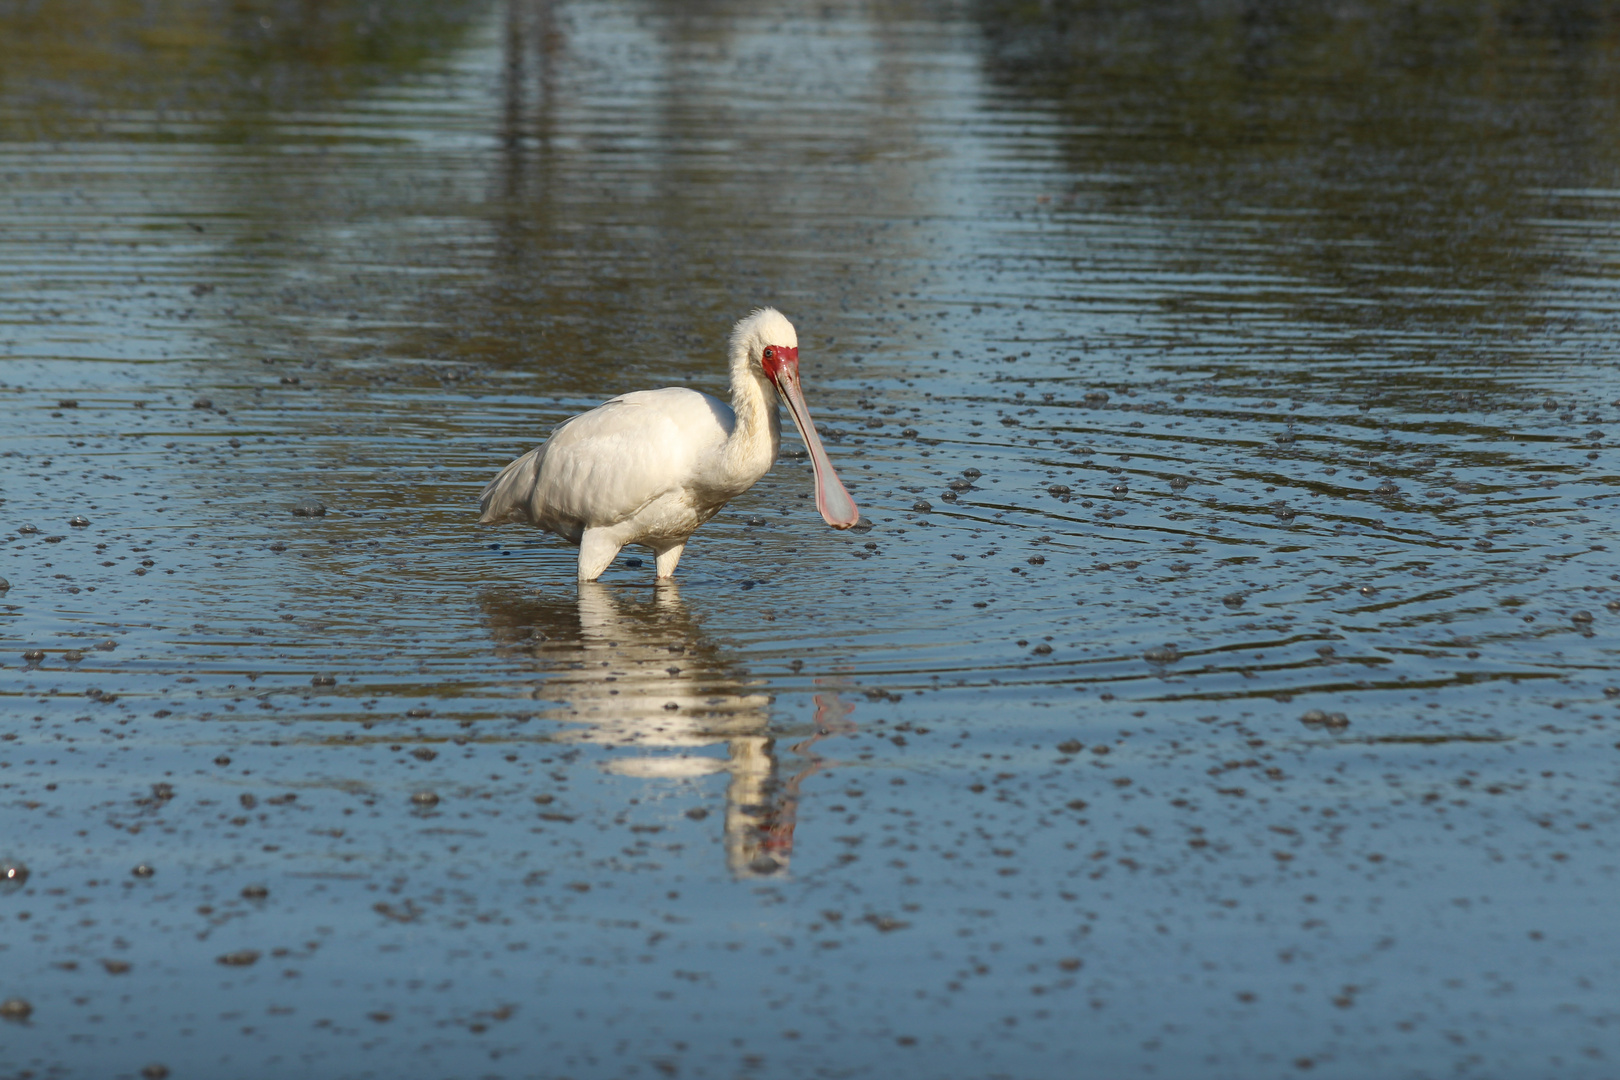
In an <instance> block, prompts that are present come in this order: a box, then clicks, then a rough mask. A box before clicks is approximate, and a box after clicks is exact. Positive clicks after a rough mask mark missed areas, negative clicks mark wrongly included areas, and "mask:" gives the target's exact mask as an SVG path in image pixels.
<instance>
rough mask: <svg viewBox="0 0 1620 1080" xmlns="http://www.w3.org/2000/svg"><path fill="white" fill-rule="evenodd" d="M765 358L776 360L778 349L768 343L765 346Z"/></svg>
mask: <svg viewBox="0 0 1620 1080" xmlns="http://www.w3.org/2000/svg"><path fill="white" fill-rule="evenodd" d="M765 359H767V360H775V359H776V350H774V349H772V348H771V347H770V346H768V345H767V346H766V347H765Z"/></svg>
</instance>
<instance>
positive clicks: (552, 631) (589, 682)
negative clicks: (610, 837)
mask: <svg viewBox="0 0 1620 1080" xmlns="http://www.w3.org/2000/svg"><path fill="white" fill-rule="evenodd" d="M613 594H614V590H613V589H612V588H610V587H609V586H606V585H603V584H601V583H600V582H581V583H580V584H579V597H578V600H577V601H574V600H566V599H562V598H557V599H546V598H542V597H537V596H533V595H514V594H506V593H489V594H485V595H484V596H483V597H482V598H481V603H482V604H483V607H484V610H485V613H486V615H487V616H488V618H489V623H490V627H491V630H492V631H493V633H494V635H495V638H496V640H497V642H498V643H499V644H500V646H501V651H502V652H503V653H506V654H507V655H517V654H528V655H531V656H533V657H534V658H535V659H536V660H537V661H540V662H541V664H542V665H543V667H544V668H545V670H546V674H547V677H546V680H545V682H544V683H542V684H541V685H539V686H537V687H535V688H534V689H533V691H532V692H531V693H532V696H533V697H535V698H537V699H543V700H546V701H554V702H559V704H558V705H556V706H555V707H553V708H550V709H546V710H544V711H543V712H541V713H540V714H539V715H540V716H542V717H543V718H546V719H551V720H559V721H563V722H565V723H567V724H570V725H577V726H571V727H566V728H564V729H563V731H561V732H560V733H559V734H558V735H557V740H558V741H559V742H570V741H573V742H591V743H596V744H598V745H602V746H611V747H615V748H617V749H619V750H629V751H631V753H630V754H628V755H624V756H618V755H616V756H615V757H613V758H612V759H611V760H610V761H609V762H608V763H607V765H606V768H607V769H608V771H610V772H613V773H617V774H619V775H621V776H636V777H644V778H647V779H690V778H694V777H700V776H707V775H710V774H712V773H718V772H725V773H729V774H730V783H729V784H727V786H726V813H725V848H726V862H727V864H728V865H729V866H730V867H731V869H732V871H733V872H735V873H737V874H740V875H744V876H749V877H763V876H770V875H775V874H782V873H785V872H786V871H787V867H788V860H789V857H790V856H791V854H792V851H793V829H794V824H795V822H796V812H797V807H798V801H799V786H800V785H801V784H802V783H803V782H804V780H805V779H806V778H807V777H809V776H810V775H812V774H814V773H815V772H817V771H819V770H820V769H821V768H822V767H823V766H822V762H821V759H820V757H819V755H817V754H816V753H815V752H814V749H813V747H814V745H815V744H816V743H817V742H819V741H820V740H821V739H823V738H826V737H827V736H829V735H834V734H839V733H842V732H847V731H850V730H853V728H854V725H853V724H851V723H850V722H849V721H848V720H846V719H844V717H845V715H846V714H847V713H849V711H850V709H851V706H848V705H845V704H844V703H843V702H842V701H840V700H839V698H838V696H837V695H836V694H818V695H816V699H815V700H816V731H815V734H813V735H812V736H811V737H810V738H808V739H805V740H804V741H802V742H800V743H797V744H795V745H794V746H793V747H792V750H793V752H794V753H795V754H798V755H800V756H803V757H806V758H808V759H809V764H808V766H807V767H805V768H803V769H801V770H799V771H798V772H797V773H795V774H794V775H792V776H791V777H789V778H787V779H785V780H784V779H782V777H781V767H780V762H779V761H778V760H777V753H776V741H775V739H774V738H772V737H771V735H770V734H769V730H770V704H771V698H770V696H769V695H768V694H767V693H766V692H765V690H764V684H763V682H761V681H760V680H757V679H749V678H748V677H746V676H745V675H744V674H743V673H742V672H740V671H739V670H737V669H736V667H735V666H734V665H733V664H732V663H730V662H729V661H728V660H727V659H726V658H725V656H724V655H723V654H722V653H721V650H720V649H719V647H718V646H716V645H715V644H714V643H713V642H711V641H709V640H708V639H707V638H706V637H705V636H704V635H703V633H702V630H701V628H700V627H699V626H698V624H697V622H696V620H694V619H693V617H692V615H691V613H690V612H689V611H688V610H687V609H686V605H685V604H683V603H682V602H681V596H680V591H679V590H678V589H677V587H676V586H675V584H674V583H673V582H660V583H659V584H658V586H657V589H656V590H655V592H654V595H653V599H652V600H651V602H637V601H626V600H621V599H620V598H618V597H616V596H614V595H613ZM716 745H723V746H724V747H725V751H726V754H725V757H723V758H722V757H718V756H715V755H714V754H712V753H704V752H702V751H704V750H705V749H706V748H709V747H713V746H716Z"/></svg>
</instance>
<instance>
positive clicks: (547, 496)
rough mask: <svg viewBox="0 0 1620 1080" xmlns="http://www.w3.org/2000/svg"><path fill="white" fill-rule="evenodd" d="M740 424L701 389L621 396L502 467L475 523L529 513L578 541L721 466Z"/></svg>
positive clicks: (561, 427) (536, 521)
mask: <svg viewBox="0 0 1620 1080" xmlns="http://www.w3.org/2000/svg"><path fill="white" fill-rule="evenodd" d="M735 423H736V419H735V417H734V416H733V415H732V411H731V409H730V407H729V406H727V405H726V404H725V403H723V402H721V401H719V400H718V399H716V398H713V397H710V396H709V395H708V394H703V393H699V392H698V391H696V390H686V389H682V388H679V387H669V388H666V389H663V390H643V391H639V392H637V393H633V394H625V395H623V396H621V397H616V398H614V399H613V400H612V401H608V402H606V403H604V404H602V405H600V406H598V407H597V408H594V409H592V410H591V411H590V412H587V413H581V414H580V415H579V416H576V417H573V418H572V419H570V420H565V421H564V422H563V423H561V424H559V425H557V427H556V428H555V429H554V430H553V431H552V433H551V437H550V438H548V439H547V440H546V441H545V442H544V443H543V444H541V445H540V446H537V447H535V448H534V449H533V450H531V451H529V452H528V453H527V454H524V455H523V456H522V457H520V458H518V459H517V460H516V461H514V462H512V463H511V464H510V465H508V466H507V467H506V468H505V469H504V470H502V472H501V474H500V475H499V476H497V477H496V478H495V479H494V481H492V482H491V483H490V485H489V486H488V487H486V488H485V489H484V492H483V496H482V507H483V516H482V517H481V518H480V519H479V520H480V521H482V522H485V523H491V522H499V521H511V520H520V521H521V520H526V521H529V522H530V523H532V524H534V525H538V526H540V527H541V528H543V529H549V530H551V531H553V532H556V533H559V534H561V535H563V536H566V537H568V538H569V539H570V540H573V541H574V542H576V543H577V542H578V540H579V534H580V533H581V532H582V531H583V530H584V529H586V528H601V527H605V526H609V525H616V524H618V523H619V522H622V521H625V520H626V519H628V518H631V517H633V516H635V515H636V514H637V513H638V512H639V511H641V510H642V509H643V508H644V507H646V506H647V505H648V504H649V503H651V502H652V501H653V500H655V499H658V498H659V497H661V496H663V495H666V494H668V493H670V492H671V491H675V490H678V489H682V488H685V487H687V486H688V485H690V484H691V482H692V481H693V480H694V479H698V478H700V477H701V476H702V475H703V474H704V473H705V472H706V471H707V468H713V467H715V466H716V465H718V462H719V455H720V454H721V452H722V451H723V450H724V448H725V444H726V440H727V439H728V438H730V436H731V429H732V427H733V425H734V424H735ZM706 467H707V468H706Z"/></svg>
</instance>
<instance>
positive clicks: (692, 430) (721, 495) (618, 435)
mask: <svg viewBox="0 0 1620 1080" xmlns="http://www.w3.org/2000/svg"><path fill="white" fill-rule="evenodd" d="M778 398H780V399H782V400H785V401H786V402H787V407H788V412H789V413H791V414H792V416H793V422H794V423H795V424H796V425H797V426H798V428H799V434H800V435H801V436H803V438H804V445H805V448H806V449H808V450H809V452H810V464H811V465H812V466H813V467H814V469H815V473H816V509H817V510H820V511H821V516H822V518H824V519H825V520H826V522H827V524H829V525H831V526H832V527H833V528H835V529H847V528H849V527H850V526H852V525H854V524H856V523H857V522H858V521H859V520H860V512H859V511H858V510H856V509H855V501H854V500H853V499H851V498H850V497H849V492H848V491H846V490H844V485H843V484H842V483H840V482H839V480H838V474H837V473H835V472H833V467H832V462H831V461H829V460H828V459H827V452H826V451H825V450H823V449H822V446H821V438H820V436H819V435H818V434H817V433H816V426H815V424H814V423H813V422H812V421H811V419H810V410H809V408H808V407H807V406H806V405H805V403H804V394H803V392H802V391H801V390H800V389H799V335H798V334H797V333H795V332H794V329H793V324H792V323H790V322H788V321H787V319H786V318H785V317H783V315H782V313H781V312H779V311H776V310H775V309H774V308H760V309H759V310H757V311H755V312H754V313H753V314H751V315H749V316H748V317H747V318H746V319H743V320H741V321H740V322H738V323H737V325H736V326H735V327H734V328H733V329H732V331H731V405H730V406H727V405H726V403H725V402H723V401H721V400H719V399H718V398H714V397H710V396H709V395H708V394H704V393H700V392H698V391H696V390H687V389H684V388H682V387H673V386H672V387H666V388H664V389H662V390H640V391H637V392H635V393H632V394H624V395H622V396H620V397H616V398H614V399H613V400H611V401H608V402H605V403H604V404H602V405H598V406H597V407H596V408H594V409H592V410H591V411H590V412H587V413H581V414H580V415H578V416H575V417H572V418H570V419H568V420H564V421H563V422H562V423H561V424H558V425H557V426H556V427H555V428H554V429H553V430H552V432H551V436H550V437H549V438H548V439H546V441H545V442H543V443H541V444H540V445H539V446H537V447H535V448H534V449H533V450H530V451H529V452H528V453H527V454H524V455H523V456H522V457H520V458H518V459H517V460H516V461H514V462H512V463H511V464H510V465H508V466H507V467H506V468H504V469H502V470H501V474H500V475H499V476H497V477H496V478H495V479H494V480H493V481H491V482H490V484H489V486H488V487H486V488H485V489H484V493H483V496H482V508H483V515H482V517H480V518H479V522H480V523H481V524H497V523H500V522H505V521H526V522H528V523H529V524H531V525H534V526H536V527H537V528H541V529H544V530H546V531H547V532H553V533H556V534H557V535H558V536H560V537H562V538H563V539H564V540H567V541H568V542H569V543H570V544H577V545H578V546H579V579H580V580H581V581H595V580H596V579H597V578H598V577H600V576H601V575H602V571H604V570H606V569H607V568H608V566H609V564H611V563H612V562H613V559H614V557H615V556H617V555H618V553H619V550H620V549H621V548H623V547H625V546H626V545H627V544H642V545H645V546H646V547H649V548H651V549H652V550H653V554H654V555H655V556H656V557H657V560H658V576H659V577H660V578H667V577H672V576H674V573H675V565H676V564H677V563H678V562H680V559H681V552H682V550H683V549H684V548H685V547H686V541H687V538H689V537H690V536H691V535H692V534H693V533H694V532H696V531H697V529H698V527H699V526H700V525H702V524H703V523H704V522H705V521H708V520H709V519H710V518H712V517H713V516H714V515H715V514H716V513H718V512H719V510H720V508H721V507H722V506H724V505H725V504H726V503H727V502H729V501H731V500H732V499H734V498H736V497H737V496H738V495H741V494H742V493H743V492H745V491H747V490H748V489H749V488H751V487H753V486H754V484H755V482H756V481H758V480H759V478H760V477H762V476H764V475H765V474H766V473H767V472H769V471H770V468H771V465H772V464H774V463H775V461H776V453H777V450H778V449H779V448H780V447H781V445H782V420H781V417H780V416H779V415H778V414H777V411H776V404H777V401H778Z"/></svg>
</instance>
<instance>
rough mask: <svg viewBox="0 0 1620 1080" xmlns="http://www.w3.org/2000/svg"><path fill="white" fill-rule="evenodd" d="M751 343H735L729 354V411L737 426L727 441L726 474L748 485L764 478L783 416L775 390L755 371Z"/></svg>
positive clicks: (776, 447) (779, 436) (779, 441)
mask: <svg viewBox="0 0 1620 1080" xmlns="http://www.w3.org/2000/svg"><path fill="white" fill-rule="evenodd" d="M751 347H752V346H751V343H740V342H739V343H737V344H735V345H733V346H732V352H731V409H732V411H733V412H734V413H736V414H737V424H736V426H735V427H734V428H732V429H731V438H730V439H729V440H727V442H726V452H725V464H726V471H727V472H728V473H731V474H733V475H735V476H738V477H739V478H741V477H744V476H746V477H747V478H748V483H749V484H752V483H753V482H754V481H755V480H757V479H759V478H760V477H761V476H763V475H765V473H766V471H768V470H769V469H770V467H771V466H772V465H773V464H774V463H775V462H776V454H777V451H778V450H780V449H781V446H782V417H781V416H780V414H778V412H777V410H776V402H777V396H776V387H774V386H772V385H771V381H770V380H769V379H768V378H766V377H765V373H764V372H763V371H760V370H758V369H757V368H756V367H755V366H754V364H753V362H752V356H751V354H750V349H751Z"/></svg>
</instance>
